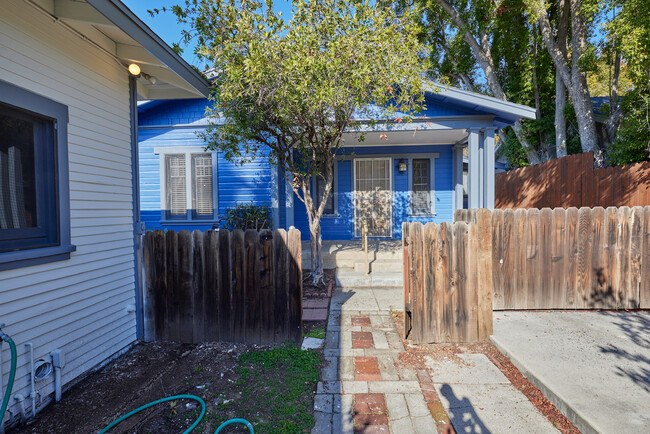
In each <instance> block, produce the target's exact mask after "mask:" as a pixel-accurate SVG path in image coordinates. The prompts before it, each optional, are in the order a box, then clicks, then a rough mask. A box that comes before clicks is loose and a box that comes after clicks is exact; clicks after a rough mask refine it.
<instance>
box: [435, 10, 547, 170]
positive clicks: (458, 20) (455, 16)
mask: <svg viewBox="0 0 650 434" xmlns="http://www.w3.org/2000/svg"><path fill="white" fill-rule="evenodd" d="M436 3H438V5H439V6H440V7H441V8H443V9H444V10H445V12H447V13H448V14H449V16H450V17H451V19H452V20H453V21H454V23H455V24H456V27H458V29H459V30H460V31H461V32H463V40H464V41H465V42H466V43H467V45H469V47H470V49H471V50H472V53H473V54H474V56H475V57H476V60H477V61H478V63H479V65H480V67H481V69H482V70H483V72H484V73H485V78H486V80H487V84H488V86H489V88H490V91H491V92H492V95H493V96H494V97H495V98H499V99H500V100H502V101H508V98H507V97H506V94H505V92H503V88H502V87H501V84H499V80H498V79H497V75H496V72H495V69H494V61H493V60H492V52H491V51H490V45H489V38H488V36H487V35H485V34H483V35H479V36H480V41H481V43H480V44H479V42H478V40H477V39H476V38H475V37H474V35H473V34H472V33H471V32H470V30H469V26H467V24H466V23H465V21H464V20H463V18H462V17H461V16H460V14H459V13H458V11H457V10H456V9H455V8H454V7H453V6H452V5H451V4H450V3H449V2H448V1H447V0H436ZM512 129H513V130H514V132H515V135H516V136H517V140H519V143H521V146H522V148H524V153H525V154H526V159H527V160H528V162H529V163H530V164H539V163H540V162H541V160H540V158H539V155H538V154H537V151H536V150H535V148H533V147H532V146H531V144H530V143H529V142H528V140H526V136H525V134H524V130H523V128H522V126H521V122H520V121H517V122H515V124H514V125H513V126H512Z"/></svg>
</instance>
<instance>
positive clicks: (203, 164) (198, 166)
mask: <svg viewBox="0 0 650 434" xmlns="http://www.w3.org/2000/svg"><path fill="white" fill-rule="evenodd" d="M192 166H193V170H194V186H193V187H194V188H193V190H194V192H193V194H194V197H193V200H192V208H193V210H194V213H195V215H197V216H203V217H206V218H207V217H212V216H213V215H214V206H213V197H212V155H210V154H197V155H192Z"/></svg>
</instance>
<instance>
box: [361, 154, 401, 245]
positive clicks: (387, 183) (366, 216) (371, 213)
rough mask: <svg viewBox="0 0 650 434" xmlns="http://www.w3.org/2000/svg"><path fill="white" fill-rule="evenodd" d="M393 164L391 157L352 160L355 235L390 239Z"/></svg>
mask: <svg viewBox="0 0 650 434" xmlns="http://www.w3.org/2000/svg"><path fill="white" fill-rule="evenodd" d="M391 168H392V164H391V159H390V158H359V159H355V160H354V193H355V194H354V197H355V201H354V208H355V209H354V215H355V236H357V237H361V236H362V235H363V225H364V224H366V225H367V227H368V236H369V237H391V236H392V232H393V231H392V228H393V212H392V208H393V206H392V205H393V194H392V184H393V183H392V180H393V179H392V175H393V171H392V170H391Z"/></svg>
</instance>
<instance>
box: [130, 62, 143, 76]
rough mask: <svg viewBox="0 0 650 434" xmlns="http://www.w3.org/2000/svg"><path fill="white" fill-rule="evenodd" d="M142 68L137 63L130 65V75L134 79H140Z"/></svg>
mask: <svg viewBox="0 0 650 434" xmlns="http://www.w3.org/2000/svg"><path fill="white" fill-rule="evenodd" d="M140 72H141V71H140V67H139V66H138V65H136V64H135V63H132V64H130V65H129V74H131V75H132V76H134V77H140Z"/></svg>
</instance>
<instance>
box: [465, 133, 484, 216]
mask: <svg viewBox="0 0 650 434" xmlns="http://www.w3.org/2000/svg"><path fill="white" fill-rule="evenodd" d="M467 144H468V147H469V164H468V168H467V172H468V173H467V184H468V185H467V196H468V207H469V208H480V207H481V196H482V194H481V193H482V189H481V188H480V179H481V172H482V171H481V166H480V155H479V152H480V149H479V130H477V129H471V130H469V137H468V141H467Z"/></svg>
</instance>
